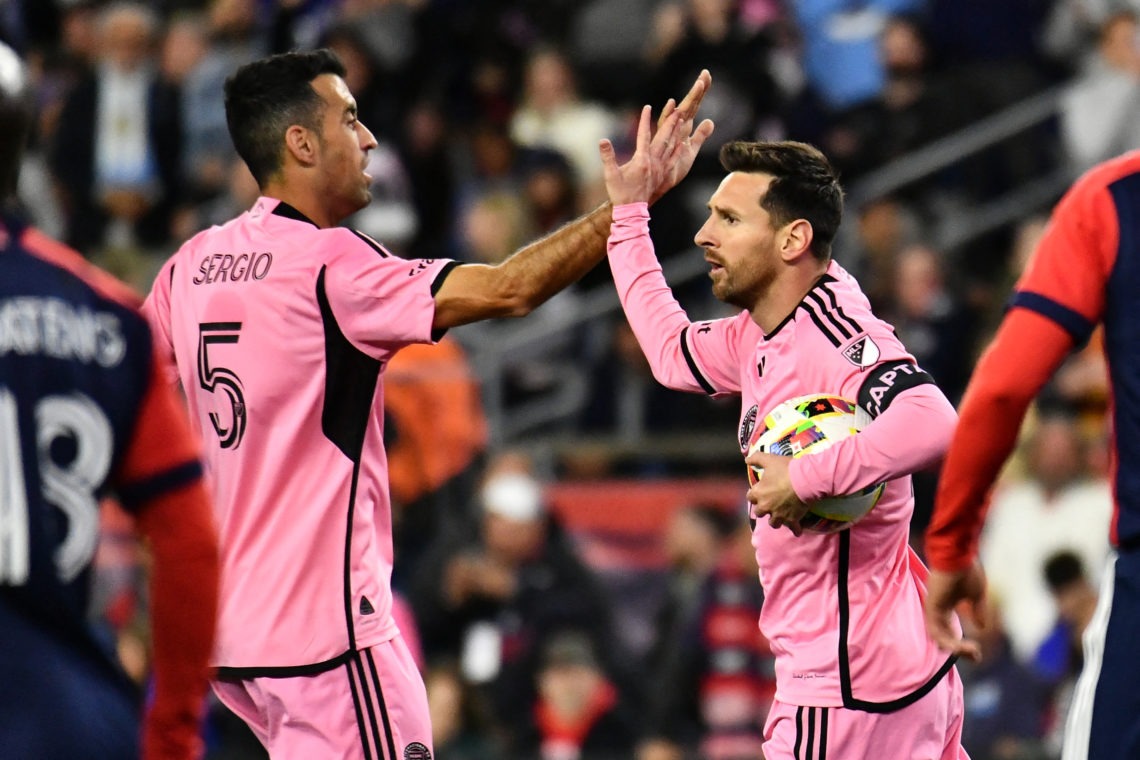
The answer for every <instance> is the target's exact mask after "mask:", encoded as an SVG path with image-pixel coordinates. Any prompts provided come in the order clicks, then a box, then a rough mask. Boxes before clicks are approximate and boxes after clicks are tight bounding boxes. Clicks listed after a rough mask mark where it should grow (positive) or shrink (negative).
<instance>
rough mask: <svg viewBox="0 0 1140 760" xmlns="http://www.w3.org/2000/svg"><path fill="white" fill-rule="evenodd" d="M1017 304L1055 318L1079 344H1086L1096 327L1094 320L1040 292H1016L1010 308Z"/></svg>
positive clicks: (1049, 317)
mask: <svg viewBox="0 0 1140 760" xmlns="http://www.w3.org/2000/svg"><path fill="white" fill-rule="evenodd" d="M1015 306H1018V307H1021V308H1022V309H1029V310H1030V311H1035V312H1037V313H1038V314H1040V315H1041V316H1043V317H1046V318H1048V319H1051V320H1053V321H1054V322H1056V323H1057V324H1059V325H1060V326H1061V327H1062V328H1063V329H1064V330H1065V332H1067V333H1068V334H1069V335H1071V336H1072V337H1073V342H1074V343H1076V344H1077V345H1082V344H1084V342H1085V341H1087V340H1088V339H1089V336H1090V335H1092V331H1093V328H1094V327H1095V325H1094V324H1093V323H1092V322H1090V321H1089V320H1087V319H1085V318H1084V317H1083V316H1081V315H1080V314H1079V313H1078V312H1076V311H1074V310H1072V309H1070V308H1069V307H1068V306H1065V305H1063V304H1059V303H1057V302H1056V301H1054V300H1053V299H1052V298H1049V297H1048V296H1043V295H1041V294H1040V293H1031V292H1028V291H1024V290H1022V291H1019V292H1017V293H1014V294H1013V297H1012V298H1011V299H1009V306H1008V308H1010V309H1012V308H1014V307H1015Z"/></svg>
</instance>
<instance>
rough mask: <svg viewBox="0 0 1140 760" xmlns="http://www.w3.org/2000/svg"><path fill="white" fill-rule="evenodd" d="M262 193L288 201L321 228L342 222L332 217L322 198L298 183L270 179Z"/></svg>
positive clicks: (284, 201)
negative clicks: (298, 185) (299, 186)
mask: <svg viewBox="0 0 1140 760" xmlns="http://www.w3.org/2000/svg"><path fill="white" fill-rule="evenodd" d="M261 194H262V195H264V196H266V197H268V198H276V199H277V200H279V201H281V202H283V203H288V204H289V205H290V206H292V207H293V208H295V209H297V210H298V211H300V212H301V213H302V214H304V215H305V217H306V218H307V219H309V220H311V221H312V222H313V224H315V225H317V226H318V227H320V228H321V229H326V228H328V227H335V226H336V225H337V224H339V223H340V220H339V219H333V218H332V216H333V215H332V214H331V213H330V212H329V211H328V209H327V208H326V205H325V204H324V203H322V201H321V198H319V197H317V195H316V194H314V193H313V192H311V191H310V190H309V189H308V188H298V187H297V186H296V185H291V184H289V183H287V182H275V181H270V182H267V183H266V184H265V187H263V188H261Z"/></svg>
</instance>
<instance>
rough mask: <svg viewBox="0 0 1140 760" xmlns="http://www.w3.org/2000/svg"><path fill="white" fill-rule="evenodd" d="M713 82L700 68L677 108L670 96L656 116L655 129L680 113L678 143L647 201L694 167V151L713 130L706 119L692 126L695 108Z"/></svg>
mask: <svg viewBox="0 0 1140 760" xmlns="http://www.w3.org/2000/svg"><path fill="white" fill-rule="evenodd" d="M711 85H712V75H711V74H709V72H708V69H702V70H701V73H700V74H699V75H698V76H697V81H695V82H693V86H692V87H690V88H689V92H688V93H687V94H686V95H685V97H684V99H683V100H682V101H681V105H679V106H677V107H676V109H674V107H673V100H672V99H670V100H669V102H668V103H666V104H665V107H664V108H663V109H661V116H660V118H659V119H658V125H657V126H658V129H660V128H661V125H662V124H663V123H664V121H665V119H667V118H668V117H669V116H671V115H672V114H673V112H674V110H675V111H676V112H677V113H680V115H681V120H680V122H678V124H677V130H678V132H677V145H676V150H675V153H674V155H673V156H672V161H671V163H669V165H668V167H667V168H666V171H665V174H664V176H663V177H662V182H661V184H660V185H658V186H657V187H656V188H655V192H654V195H653V197H652V198H650V200H649V202H650V203H653V202H654V201H656V200H657V199H658V198H660V197H661V196H662V195H664V194H665V193H666V192H668V191H669V190H671V189H672V188H674V187H676V186H677V185H678V184H679V183H680V182H681V180H682V179H684V178H685V175H687V174H688V173H689V170H690V169H692V168H693V161H695V160H696V158H697V153H698V152H700V149H701V146H702V145H704V142H705V140H707V139H708V138H709V136H710V135H711V134H712V133H713V123H712V121H711V120H709V119H705V120H704V121H702V122H701V123H700V124H699V125H697V126H696V128H695V129H694V126H693V125H694V124H696V119H697V111H698V110H699V109H700V107H701V101H702V100H704V97H705V93H707V92H708V91H709V87H710V86H711Z"/></svg>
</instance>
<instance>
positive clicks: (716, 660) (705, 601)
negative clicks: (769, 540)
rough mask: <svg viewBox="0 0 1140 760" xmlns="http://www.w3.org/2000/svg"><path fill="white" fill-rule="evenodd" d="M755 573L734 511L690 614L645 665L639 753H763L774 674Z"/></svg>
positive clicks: (743, 525) (707, 758) (666, 759)
mask: <svg viewBox="0 0 1140 760" xmlns="http://www.w3.org/2000/svg"><path fill="white" fill-rule="evenodd" d="M730 519H731V518H730ZM757 573H758V570H757V566H756V554H755V549H754V548H753V546H752V531H751V528H750V527H749V524H748V522H747V520H744V519H743V515H741V516H740V519H737V520H735V521H734V528H733V529H732V530H731V532H730V533H729V535H727V536H726V537H724V538H723V539H722V540H721V542H720V546H719V549H718V550H717V557H716V564H715V566H714V568H713V570H712V572H711V573H710V574H709V575H708V577H707V578H706V579H705V582H704V584H702V586H701V589H700V592H699V594H698V597H697V599H696V604H695V605H694V607H693V609H692V610H691V613H692V614H690V615H688V616H687V618H686V619H685V620H683V621H680V622H681V623H682V625H680V626H679V627H677V628H676V629H675V630H674V631H673V632H672V633H671V640H670V641H668V642H667V648H666V652H665V656H664V660H663V662H662V663H661V665H660V666H659V667H658V668H651V669H650V670H649V672H650V674H651V676H650V677H651V680H650V684H649V689H648V693H649V695H650V696H649V699H648V709H647V712H646V715H645V726H644V729H643V733H644V736H645V738H644V740H643V741H642V743H641V745H640V746H639V747H638V753H637V758H638V760H679V758H682V757H693V756H699V757H700V758H702V759H703V760H743V759H744V758H755V757H763V752H762V751H761V746H760V745H761V742H762V741H763V736H764V722H765V720H766V719H767V717H768V711H769V709H770V708H771V705H772V700H773V699H774V697H775V692H776V674H775V660H774V657H773V656H772V652H771V649H770V648H769V646H768V641H767V640H766V639H765V638H764V636H763V635H762V634H761V633H760V628H759V618H760V607H761V605H762V603H763V599H764V592H763V589H761V587H760V583H759V580H758V577H757Z"/></svg>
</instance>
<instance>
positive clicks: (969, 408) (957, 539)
mask: <svg viewBox="0 0 1140 760" xmlns="http://www.w3.org/2000/svg"><path fill="white" fill-rule="evenodd" d="M1071 345H1072V341H1071V339H1070V338H1069V336H1068V334H1067V333H1065V332H1064V330H1062V329H1061V328H1060V327H1059V326H1058V325H1057V324H1056V323H1054V322H1052V321H1051V320H1048V319H1046V318H1045V317H1043V316H1041V315H1039V314H1036V313H1034V312H1030V311H1027V310H1025V309H1014V310H1012V311H1011V312H1010V313H1009V315H1008V316H1007V317H1006V319H1005V321H1004V322H1003V323H1002V326H1001V329H999V330H998V334H997V337H996V338H995V339H994V342H993V344H992V345H991V346H990V347H989V349H987V350H986V352H985V354H984V355H983V356H982V358H981V360H980V361H979V362H978V367H977V369H976V370H975V371H974V376H973V379H972V380H971V381H970V385H969V387H968V388H967V389H966V393H965V395H964V396H963V399H962V403H961V417H960V420H959V422H958V428H957V431H956V432H955V434H954V439H953V441H952V442H951V444H950V450H949V452H948V453H947V455H946V464H945V465H944V466H943V468H942V474H941V477H940V478H939V484H938V494H937V497H936V499H935V508H934V514H933V516H932V517H931V521H930V526H929V527H928V528H927V532H926V555H927V560H928V561H929V562H930V565H931V566H932V567H934V568H935V569H938V570H947V571H956V570H961V569H963V568H965V567H968V566H969V565H970V563H971V562H972V561H973V559H974V558H975V557H976V556H977V552H978V538H979V536H980V535H981V531H982V523H983V521H984V520H985V513H986V508H987V505H988V500H989V493H990V490H991V489H992V487H993V484H994V482H995V481H996V480H997V477H998V473H999V472H1000V471H1001V468H1002V467H1003V465H1004V464H1005V460H1006V459H1007V458H1008V457H1009V455H1010V452H1012V451H1013V447H1014V445H1015V444H1016V443H1017V435H1018V432H1019V431H1020V429H1021V421H1022V419H1024V417H1025V412H1026V409H1028V407H1029V404H1030V403H1031V402H1032V401H1033V399H1034V397H1035V396H1036V395H1037V393H1038V392H1039V391H1040V390H1041V388H1042V387H1043V386H1044V385H1045V383H1046V382H1047V381H1048V379H1049V377H1050V376H1051V375H1052V374H1053V371H1054V370H1055V369H1056V368H1057V367H1058V366H1059V365H1060V363H1061V362H1062V361H1063V360H1064V357H1065V355H1066V354H1067V352H1068V350H1069V347H1070V346H1071Z"/></svg>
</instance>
